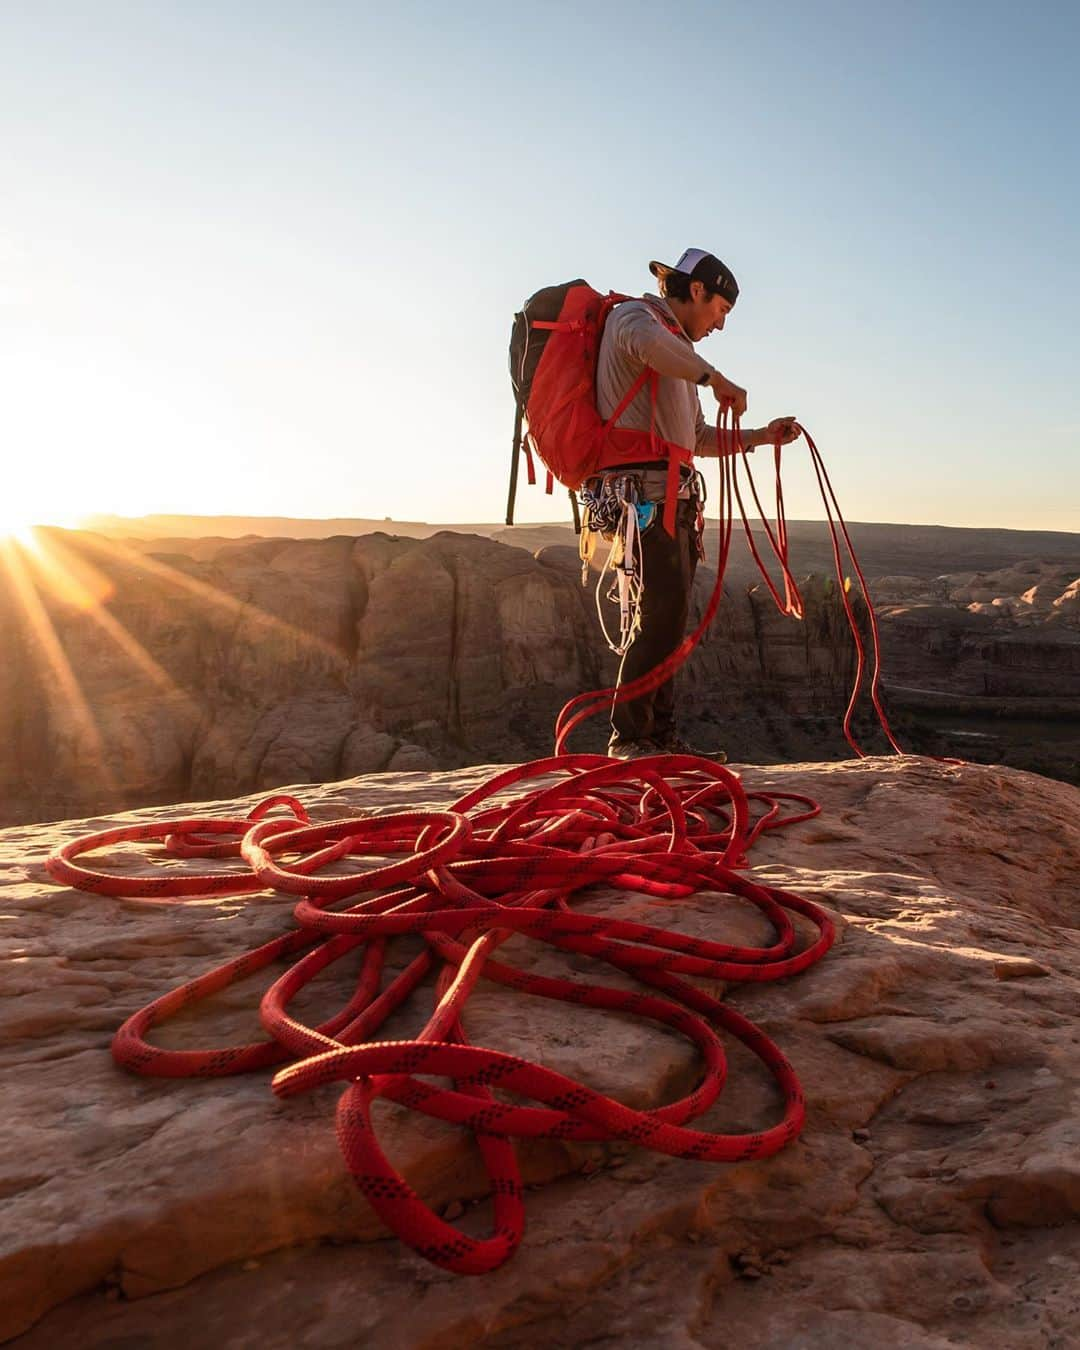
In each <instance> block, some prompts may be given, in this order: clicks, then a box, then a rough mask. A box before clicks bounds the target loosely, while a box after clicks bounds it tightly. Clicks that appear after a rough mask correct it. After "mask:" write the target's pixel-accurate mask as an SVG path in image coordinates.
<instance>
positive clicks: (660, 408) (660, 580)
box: [596, 248, 798, 759]
mask: <svg viewBox="0 0 1080 1350" xmlns="http://www.w3.org/2000/svg"><path fill="white" fill-rule="evenodd" d="M649 270H650V271H651V272H652V274H653V276H654V277H656V278H657V280H658V282H659V287H660V296H644V297H643V298H642V299H641V300H627V301H624V302H623V303H622V304H620V305H618V306H616V308H615V309H614V310H613V311H612V313H611V315H610V317H609V318H608V321H607V323H606V324H605V326H604V334H603V338H602V340H601V343H600V352H599V356H598V361H597V372H596V398H597V409H598V411H599V413H600V415H601V417H603V418H605V419H606V418H609V417H611V415H612V414H613V413H614V412H615V410H616V408H617V407H618V406H619V403H620V402H621V401H622V399H623V397H624V396H625V394H626V391H627V390H628V389H629V388H630V386H631V385H632V384H633V382H634V380H635V379H637V377H638V376H639V375H640V374H641V371H642V368H643V367H646V366H647V367H649V368H650V369H651V370H654V371H656V372H657V374H658V375H659V376H660V379H659V382H658V385H657V390H656V407H655V430H656V434H657V436H658V437H659V439H660V440H664V441H668V442H670V443H672V444H674V445H678V446H682V447H684V448H685V449H687V450H690V451H691V452H692V453H697V454H699V455H712V456H713V457H715V456H716V454H717V445H716V427H715V426H710V425H709V424H708V423H707V422H706V421H705V418H704V416H703V414H702V411H701V403H700V402H699V399H698V387H699V386H701V387H708V388H710V389H711V390H712V391H713V393H714V394H715V396H716V400H717V402H718V403H720V404H727V405H728V406H729V407H730V408H731V409H732V411H733V412H734V414H735V415H736V416H738V417H740V418H741V417H742V416H743V415H744V414H745V412H746V390H745V389H742V388H740V387H739V385H737V384H734V383H733V382H732V381H731V380H729V379H727V378H726V377H725V376H724V375H722V374H721V373H720V372H719V371H718V370H715V369H714V368H713V367H712V366H711V365H710V364H709V363H708V361H706V360H705V359H704V358H703V357H701V356H699V355H698V354H697V353H696V352H695V351H694V343H695V342H700V341H701V340H702V338H705V337H708V335H709V334H710V333H713V332H717V331H719V330H722V329H723V327H724V322H725V320H726V319H727V316H728V314H729V313H730V312H731V310H732V308H733V306H734V304H735V301H736V299H737V297H738V294H739V287H738V284H737V283H736V281H735V278H734V276H732V274H731V272H729V271H728V269H727V268H726V267H725V266H724V264H723V263H722V262H721V261H720V260H719V258H717V257H715V256H714V255H713V254H712V253H706V252H704V251H703V250H702V249H699V248H688V249H687V250H686V252H685V253H684V254H683V255H682V257H681V258H680V259H679V261H678V262H677V263H676V264H675V265H674V266H673V267H670V266H668V265H666V264H665V263H658V262H651V263H650V264H649ZM653 411H654V410H653V407H652V400H651V396H650V393H649V390H648V387H647V386H646V388H644V389H643V390H642V391H641V393H640V394H638V396H637V397H636V398H635V399H634V401H633V402H632V403H631V404H630V406H629V407H628V408H627V409H626V411H625V412H624V413H623V415H622V416H621V417H620V418H619V421H618V424H617V425H619V426H621V427H629V428H631V429H633V430H637V431H649V430H650V427H651V425H652V418H653ZM797 436H798V432H797V431H796V430H795V419H794V418H793V417H778V418H775V419H774V420H773V421H771V422H770V423H769V425H768V426H767V427H761V428H758V429H755V430H744V431H743V432H742V443H743V445H744V446H745V447H747V448H748V449H752V448H753V447H754V446H757V445H770V444H774V443H776V442H777V441H779V442H780V443H781V444H783V445H787V444H788V443H790V442H791V441H793V440H795V439H796V438H797ZM628 467H629V468H632V469H634V470H635V471H636V472H637V473H638V475H639V477H640V478H641V481H642V486H643V488H644V493H645V496H646V498H647V499H648V500H651V501H656V502H658V503H661V502H662V501H663V497H664V489H665V484H666V472H665V470H666V464H665V463H664V462H663V461H653V462H649V463H643V464H639V465H634V466H624V465H620V471H621V470H622V469H624V468H628ZM694 478H695V475H694V472H693V470H692V469H691V468H690V467H688V466H683V467H682V468H681V479H680V486H679V494H678V495H679V501H678V506H677V512H676V526H675V537H674V538H672V537H671V536H670V535H669V534H668V533H667V532H666V531H665V530H664V528H663V524H662V523H661V520H660V517H661V516H662V514H663V507H662V505H658V506H657V508H656V511H655V515H654V519H653V524H652V525H651V527H650V528H649V530H648V532H647V533H646V534H645V535H644V536H643V537H642V540H641V545H642V570H643V573H644V579H645V586H644V594H643V596H642V602H641V628H640V631H639V633H638V635H637V637H636V638H635V640H634V642H633V644H632V645H631V647H630V649H629V650H628V651H627V652H626V654H625V656H624V657H623V660H622V664H621V666H620V668H619V679H618V683H619V685H620V686H621V685H624V684H629V683H630V682H631V681H632V680H635V679H637V678H638V677H639V676H641V675H644V674H645V673H646V672H647V671H650V670H652V669H653V667H654V666H656V665H658V664H659V663H660V662H661V661H662V660H663V659H664V658H665V657H667V656H669V655H670V654H671V653H672V652H673V651H674V650H675V648H676V647H677V646H678V645H679V643H680V642H681V641H682V638H683V635H684V632H685V629H686V620H687V616H688V614H689V612H690V592H691V588H692V585H693V581H694V571H695V568H696V567H697V560H698V556H699V554H698V543H699V540H698V533H697V519H698V503H697V501H696V499H695V489H694ZM663 752H669V753H682V754H686V753H689V754H695V753H698V752H697V751H695V750H693V748H692V747H690V746H688V745H687V744H686V742H685V741H684V740H683V739H682V737H681V736H680V735H679V733H678V729H677V726H676V718H675V689H674V681H673V680H668V681H667V682H666V683H665V684H662V685H661V686H660V687H659V688H658V689H656V690H655V691H654V692H653V693H651V694H645V695H643V696H642V697H640V698H636V699H631V700H628V701H626V702H623V703H616V704H615V705H614V707H613V709H612V714H611V740H610V743H609V745H608V754H609V755H611V756H613V757H614V758H616V759H634V758H637V757H639V756H641V755H655V754H659V753H663Z"/></svg>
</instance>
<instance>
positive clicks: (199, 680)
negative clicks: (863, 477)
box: [0, 532, 852, 822]
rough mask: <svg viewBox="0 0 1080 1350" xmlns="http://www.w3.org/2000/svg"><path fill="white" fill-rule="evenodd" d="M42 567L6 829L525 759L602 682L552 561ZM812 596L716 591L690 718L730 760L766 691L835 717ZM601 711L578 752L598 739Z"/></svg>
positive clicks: (51, 559)
mask: <svg viewBox="0 0 1080 1350" xmlns="http://www.w3.org/2000/svg"><path fill="white" fill-rule="evenodd" d="M43 556H44V559H45V560H44V561H43V559H42V557H38V558H33V557H28V558H26V559H23V560H21V561H18V562H17V563H16V564H13V565H16V566H18V567H19V568H20V569H21V571H20V573H19V576H18V584H16V582H15V581H7V582H6V583H5V573H4V570H3V568H0V610H2V611H3V613H2V614H0V619H2V622H3V626H4V629H5V632H6V633H8V634H9V648H8V659H7V661H6V662H5V663H4V665H3V666H2V667H0V732H2V733H3V736H4V739H5V743H6V744H7V745H8V746H9V747H10V751H9V754H8V755H7V756H6V757H5V758H4V760H3V761H2V764H0V821H3V822H11V821H20V820H21V821H26V820H40V819H43V818H46V819H47V818H58V817H62V816H70V815H81V814H86V813H88V812H91V811H100V810H107V809H118V808H120V807H124V806H131V805H135V804H142V803H163V802H168V801H178V800H185V799H187V800H190V799H195V798H208V797H213V796H220V795H222V794H223V793H228V792H235V791H250V790H255V789H258V788H260V787H264V786H267V787H268V786H272V785H273V784H275V783H279V782H282V781H285V780H289V781H298V780H299V781H307V782H324V781H328V780H331V779H336V778H341V777H347V776H350V775H353V774H358V773H372V772H376V771H380V770H384V769H392V770H398V769H408V768H412V769H428V768H432V767H435V765H436V764H438V765H442V766H446V765H462V764H466V763H473V762H476V761H478V760H483V761H490V760H503V761H514V760H520V759H527V758H532V757H533V756H535V755H537V754H541V753H545V752H547V751H548V750H549V748H550V745H551V726H552V723H553V721H554V717H555V714H556V713H557V711H558V709H559V708H560V707H561V706H562V704H563V703H564V702H565V701H566V700H567V699H568V698H570V697H572V696H573V695H574V694H576V693H579V692H581V691H583V690H586V689H593V688H596V687H598V686H602V685H603V684H605V683H610V682H611V680H612V679H613V677H614V674H615V669H616V665H615V661H614V658H612V657H610V655H609V654H608V653H607V652H606V650H604V649H603V648H602V644H601V641H600V639H599V636H598V632H597V624H596V616H595V610H594V599H593V594H592V588H591V587H590V588H589V589H588V590H583V588H582V586H581V583H580V565H579V564H578V562H577V561H576V558H575V557H574V555H572V554H570V551H569V550H565V549H559V548H556V549H550V550H541V552H540V554H539V556H538V557H536V558H534V557H532V556H530V555H529V554H528V553H525V552H524V551H522V550H520V549H515V548H509V547H507V546H506V545H503V544H498V543H493V542H491V541H490V540H486V539H481V538H478V537H474V536H469V535H459V534H453V533H450V532H445V533H442V534H438V535H435V536H434V537H432V538H429V539H425V540H415V539H404V538H393V537H390V536H387V535H381V534H374V535H367V536H364V537H362V538H360V539H352V538H336V539H320V540H302V541H293V540H262V541H247V542H245V543H240V544H236V545H234V546H232V547H230V548H227V549H222V550H221V551H219V552H217V553H216V554H215V556H214V557H213V558H212V559H195V558H191V557H188V556H186V555H183V554H164V553H145V554H144V553H139V552H136V551H133V550H131V549H129V548H128V547H126V546H125V545H119V544H114V543H111V542H109V541H106V540H103V539H100V538H98V537H96V536H93V535H85V534H76V535H64V534H62V533H60V532H57V533H54V534H52V535H50V536H49V538H48V540H47V541H46V551H45V554H44V555H43ZM70 578H73V579H74V580H65V579H70ZM711 580H712V578H711V576H709V575H707V574H706V573H705V572H704V571H703V573H702V578H701V581H700V583H699V585H700V590H701V593H702V595H703V594H704V588H705V587H706V586H707V585H708V586H711ZM818 589H819V592H820V598H821V601H822V603H821V604H820V605H819V606H818V607H817V608H815V609H814V611H813V614H812V617H811V622H809V623H807V624H806V625H803V626H801V627H800V626H798V625H795V626H792V625H787V624H785V623H784V622H783V621H782V620H781V619H780V616H779V615H776V614H774V613H771V612H770V609H769V606H768V605H767V604H765V603H763V602H761V601H759V600H758V599H756V598H754V597H749V598H748V597H746V596H745V595H743V596H737V595H735V596H731V597H729V601H728V604H727V605H726V607H725V615H724V619H723V622H722V623H718V624H717V625H716V626H715V628H714V632H713V633H712V634H711V635H710V638H709V640H708V641H707V642H706V644H705V646H704V647H703V649H702V651H701V652H700V654H699V655H698V657H697V658H695V662H694V665H693V667H692V669H691V670H690V672H689V675H688V679H689V680H690V681H691V682H692V683H693V685H694V688H695V689H696V690H700V691H701V697H700V699H699V701H698V705H697V706H698V707H699V709H703V710H704V711H706V712H707V713H709V715H710V716H711V717H719V719H720V721H719V727H720V730H721V731H724V732H727V731H730V732H732V733H733V734H741V736H742V740H741V744H742V745H744V746H745V747H746V750H745V752H744V753H747V754H750V753H752V752H753V751H754V750H756V749H759V748H760V747H759V746H756V745H752V744H751V739H752V738H751V736H750V733H749V730H748V729H749V728H750V727H751V726H753V725H757V723H756V722H754V721H753V718H754V716H755V713H754V709H755V708H757V707H758V706H759V705H760V706H761V707H765V705H766V702H767V701H768V700H769V699H772V700H773V702H772V703H771V704H770V706H771V707H772V708H773V709H774V710H775V712H776V713H778V714H779V713H783V712H784V711H785V710H786V711H787V712H789V713H794V712H800V713H801V712H805V713H806V714H807V715H810V714H811V713H813V714H818V713H824V712H825V711H827V710H830V711H832V712H833V713H834V717H833V721H834V722H835V720H836V718H835V714H836V713H837V711H838V709H839V708H840V707H842V704H843V699H844V695H845V692H846V687H847V684H848V682H849V680H850V674H851V667H852V651H851V646H850V642H844V641H842V640H841V641H838V642H837V641H834V638H835V636H836V630H837V619H838V617H839V607H838V605H836V604H835V603H834V604H833V605H832V606H831V607H830V606H829V605H828V604H827V603H826V601H825V596H824V591H822V590H821V588H818ZM28 597H29V601H28ZM701 603H702V602H701V601H700V600H699V609H700V604H701ZM713 679H715V680H720V681H722V687H723V693H722V697H721V698H717V697H716V695H715V693H714V692H713V691H712V690H711V689H710V688H709V687H708V686H709V681H710V680H713ZM776 699H780V702H779V703H777V702H776V701H775V700H776ZM693 710H694V709H693V707H691V711H693ZM746 712H749V718H748V719H743V720H742V721H740V717H741V716H742V715H743V714H744V713H746ZM601 721H602V719H598V720H597V721H596V722H595V723H594V724H593V725H592V726H590V728H588V729H587V730H585V731H583V732H582V733H581V734H580V735H579V737H577V738H576V739H575V744H576V745H577V746H578V748H582V749H599V748H601V747H602V745H603V744H604V743H605V742H606V738H607V728H606V727H605V726H602V725H601V724H600V723H601ZM715 725H716V724H713V727H715ZM713 727H711V728H710V729H713ZM766 744H767V738H766Z"/></svg>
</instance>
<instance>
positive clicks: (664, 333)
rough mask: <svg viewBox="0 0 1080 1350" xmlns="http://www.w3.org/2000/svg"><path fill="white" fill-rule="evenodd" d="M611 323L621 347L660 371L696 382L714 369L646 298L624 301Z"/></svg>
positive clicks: (657, 371)
mask: <svg viewBox="0 0 1080 1350" xmlns="http://www.w3.org/2000/svg"><path fill="white" fill-rule="evenodd" d="M608 326H609V327H610V328H611V329H612V338H613V340H614V342H615V346H616V347H617V348H618V349H619V351H621V352H624V353H625V354H626V355H627V356H631V357H633V359H634V360H635V361H637V362H638V363H639V364H640V365H643V366H649V367H651V368H652V369H653V370H655V371H656V373H657V374H658V375H666V376H669V377H670V378H672V379H675V380H690V381H692V382H693V383H694V384H696V383H697V382H698V380H701V379H703V378H704V377H705V376H706V375H712V373H713V368H712V366H710V365H709V363H708V361H706V360H705V358H704V357H701V356H698V354H697V352H695V351H694V349H693V347H691V346H690V344H689V343H688V342H684V341H683V339H682V338H677V337H676V336H675V334H674V333H672V332H669V331H668V329H666V328H665V327H664V325H663V324H662V323H661V322H660V320H659V319H658V318H657V317H656V315H655V314H654V313H653V312H652V310H650V309H649V308H648V306H647V305H645V304H644V302H638V303H634V302H632V301H631V302H629V303H626V304H622V305H620V306H619V307H618V309H617V310H616V311H615V313H614V314H613V315H612V316H611V318H610V319H609V320H608Z"/></svg>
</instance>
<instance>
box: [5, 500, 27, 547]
mask: <svg viewBox="0 0 1080 1350" xmlns="http://www.w3.org/2000/svg"><path fill="white" fill-rule="evenodd" d="M35 524H36V521H35V520H34V519H33V517H32V516H30V515H25V514H22V513H19V512H9V511H7V510H5V509H4V508H2V507H0V540H2V541H3V542H4V543H10V544H21V545H22V547H23V548H33V547H34V526H35Z"/></svg>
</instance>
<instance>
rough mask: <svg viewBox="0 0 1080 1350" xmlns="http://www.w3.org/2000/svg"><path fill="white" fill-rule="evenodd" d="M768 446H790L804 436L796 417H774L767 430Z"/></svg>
mask: <svg viewBox="0 0 1080 1350" xmlns="http://www.w3.org/2000/svg"><path fill="white" fill-rule="evenodd" d="M765 431H766V434H767V435H768V441H767V442H766V444H768V445H790V444H791V442H792V441H797V440H798V439H799V437H800V436H801V435H802V432H801V431H800V430H799V426H798V422H797V419H796V418H794V417H774V418H773V420H772V421H771V422H770V423H769V425H768V426H767V427H766V428H765Z"/></svg>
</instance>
